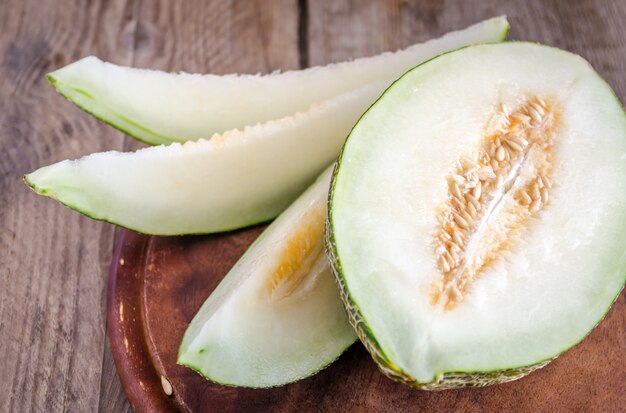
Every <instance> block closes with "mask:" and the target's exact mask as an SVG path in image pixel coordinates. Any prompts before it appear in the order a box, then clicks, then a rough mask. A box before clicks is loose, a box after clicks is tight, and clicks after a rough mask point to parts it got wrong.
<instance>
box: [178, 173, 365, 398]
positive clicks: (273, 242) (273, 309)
mask: <svg viewBox="0 0 626 413" xmlns="http://www.w3.org/2000/svg"><path fill="white" fill-rule="evenodd" d="M331 172H332V170H331V169H328V170H327V171H326V172H324V173H323V174H322V175H321V176H320V177H319V178H318V180H317V181H316V182H315V183H314V184H313V185H312V186H311V187H310V188H309V189H308V190H307V191H306V192H305V193H304V194H303V195H302V196H301V197H300V198H298V199H297V200H296V201H295V202H294V203H293V205H292V206H290V207H289V208H288V209H287V210H286V211H285V212H284V213H283V214H281V215H280V216H279V217H278V218H277V219H276V220H275V221H274V222H273V223H272V224H271V225H270V226H269V227H268V228H267V229H266V230H265V231H264V232H263V234H262V235H261V236H260V237H259V239H258V240H257V241H255V243H254V244H253V245H252V246H251V247H250V248H249V249H248V251H246V253H245V254H244V255H243V257H242V258H241V259H240V260H239V262H238V263H237V264H235V266H234V267H233V269H232V270H231V271H230V272H229V273H228V274H227V275H226V277H225V278H224V280H223V281H222V282H221V283H220V285H219V286H218V287H217V289H216V290H215V291H214V292H213V293H212V294H211V296H210V297H209V298H208V299H207V301H206V302H205V304H204V305H203V306H202V308H201V309H200V311H199V312H198V314H197V315H196V316H195V317H194V319H193V321H192V322H191V324H190V325H189V328H188V330H187V332H186V333H185V337H184V339H183V342H182V344H181V347H180V351H179V356H178V362H179V363H180V364H184V365H187V366H189V367H191V368H193V369H194V370H196V371H198V372H199V373H201V374H203V375H204V376H206V377H207V378H208V379H210V380H213V381H215V382H218V383H223V384H230V385H237V386H248V387H270V386H277V385H280V384H284V383H288V382H292V381H295V380H298V379H301V378H304V377H307V376H309V375H311V374H314V373H316V372H317V371H319V370H320V369H322V368H324V367H325V366H327V365H328V364H330V363H331V362H332V361H334V360H335V359H336V358H337V357H339V355H340V354H341V353H342V352H343V351H344V350H345V349H346V348H347V347H348V346H349V345H350V344H352V343H353V342H354V341H355V340H356V335H355V334H354V330H353V329H352V327H351V326H350V324H349V323H348V318H347V316H346V313H345V311H344V309H343V306H342V304H341V300H340V298H339V291H338V289H337V285H336V282H335V280H334V278H333V275H332V273H331V270H330V267H329V264H328V260H327V259H326V255H325V253H324V236H323V232H324V220H325V217H326V201H327V194H328V187H329V184H330V176H331Z"/></svg>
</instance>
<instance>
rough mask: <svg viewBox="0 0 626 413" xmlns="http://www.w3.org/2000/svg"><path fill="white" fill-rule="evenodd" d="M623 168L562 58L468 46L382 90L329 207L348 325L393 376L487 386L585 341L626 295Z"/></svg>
mask: <svg viewBox="0 0 626 413" xmlns="http://www.w3.org/2000/svg"><path fill="white" fill-rule="evenodd" d="M625 159H626V117H625V116H624V111H623V109H622V106H621V105H620V103H619V101H618V100H617V99H616V97H615V95H614V94H613V92H612V91H611V89H610V87H609V86H608V85H607V84H606V83H605V82H604V81H603V80H602V79H601V78H600V77H599V76H598V75H597V74H596V73H595V72H594V71H593V69H592V68H591V66H590V65H589V64H588V63H587V62H585V61H584V60H583V59H582V58H580V57H578V56H576V55H573V54H570V53H567V52H565V51H562V50H558V49H554V48H550V47H547V46H541V45H537V44H529V43H502V44H493V45H480V46H473V47H468V48H465V49H461V50H459V51H455V52H451V53H448V54H445V55H442V56H440V57H437V58H435V59H433V60H431V61H429V62H427V63H425V64H423V65H421V66H418V67H416V68H415V69H413V70H412V71H410V72H408V73H407V74H406V75H404V76H403V77H402V78H401V79H400V80H399V81H397V82H396V83H395V84H394V85H393V86H392V87H391V88H389V89H388V90H387V91H386V92H385V93H384V94H383V96H382V97H381V98H380V99H379V100H378V102H377V103H376V104H375V105H374V106H373V107H372V108H371V109H370V110H369V111H368V112H366V114H365V115H363V117H362V118H361V120H360V121H359V123H358V124H357V125H356V126H355V128H354V129H353V131H352V132H351V134H350V136H349V138H348V140H347V142H346V144H345V147H344V149H343V153H342V155H341V158H340V160H339V164H338V167H337V171H336V175H335V177H334V180H333V184H332V194H331V201H330V207H329V225H330V228H331V231H330V236H329V249H330V251H331V254H332V256H333V267H334V269H335V271H336V275H337V278H338V280H339V281H340V283H341V285H342V291H343V294H344V299H345V302H346V306H347V309H348V311H349V312H350V316H351V322H352V323H353V324H354V327H355V328H356V330H357V334H359V336H360V338H361V340H362V341H363V342H364V343H365V345H366V346H367V348H368V350H369V351H370V352H371V354H372V356H373V357H374V359H375V360H376V361H377V362H378V363H379V364H380V366H381V367H382V369H383V371H384V372H385V373H386V374H388V375H389V376H390V377H392V378H395V379H397V380H400V381H403V382H405V383H408V384H410V385H412V386H416V387H419V388H424V389H442V388H451V387H460V386H482V385H488V384H493V383H500V382H505V381H509V380H514V379H517V378H519V377H521V376H523V375H525V374H527V373H529V372H531V371H533V370H534V369H536V368H538V367H541V366H543V365H545V364H546V363H548V362H549V361H550V360H552V359H553V358H555V357H556V356H558V355H559V354H560V353H562V352H563V351H565V350H567V349H568V348H570V347H572V346H573V345H575V344H576V343H578V342H579V341H581V340H582V339H583V338H584V337H585V336H586V335H587V334H588V333H589V332H590V331H591V329H592V328H593V327H594V326H595V325H597V324H598V322H600V320H601V319H602V318H603V317H604V315H605V313H606V312H607V311H608V309H609V307H610V305H611V304H612V303H613V301H614V300H615V298H616V296H617V295H618V293H619V292H620V290H621V289H622V287H623V286H624V281H625V274H626V237H624V231H625V230H626V162H625V161H624V160H625ZM616 362H620V361H619V360H616Z"/></svg>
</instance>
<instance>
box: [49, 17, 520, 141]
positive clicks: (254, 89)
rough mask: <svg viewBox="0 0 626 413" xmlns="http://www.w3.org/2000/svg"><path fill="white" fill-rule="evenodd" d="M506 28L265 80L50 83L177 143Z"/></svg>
mask: <svg viewBox="0 0 626 413" xmlns="http://www.w3.org/2000/svg"><path fill="white" fill-rule="evenodd" d="M508 28H509V25H508V22H507V21H506V18H505V17H497V18H493V19H490V20H486V21H484V22H481V23H478V24H476V25H473V26H471V27H468V28H467V29H464V30H460V31H457V32H451V33H449V34H447V35H446V36H443V37H441V38H439V39H435V40H431V41H429V42H426V43H422V44H416V45H414V46H411V47H409V48H407V49H405V50H402V51H399V52H396V53H383V54H381V55H378V56H374V57H369V58H362V59H357V60H354V61H349V62H344V63H338V64H332V65H328V66H323V67H314V68H310V69H306V70H300V71H289V72H284V73H278V74H269V75H226V76H216V75H191V74H184V73H182V74H173V73H165V72H158V71H150V70H141V69H133V68H127V67H121V66H116V65H113V64H110V63H105V62H102V61H101V60H99V59H97V58H96V57H87V58H84V59H82V60H79V61H77V62H75V63H72V64H70V65H68V66H66V67H64V68H62V69H59V70H57V71H55V72H52V73H50V74H49V75H48V79H49V80H50V82H51V83H52V84H53V85H54V87H55V88H56V89H57V90H58V91H59V93H61V94H62V95H63V96H65V97H66V98H67V99H69V100H70V101H72V102H73V103H75V104H76V105H77V106H78V107H80V108H81V109H83V110H85V111H86V112H88V113H90V114H92V115H94V116H95V117H97V118H98V119H100V120H102V121H104V122H106V123H108V124H110V125H111V126H113V127H115V128H117V129H119V130H121V131H123V132H125V133H127V134H128V135H130V136H133V137H135V138H137V139H139V140H141V141H144V142H146V143H150V144H162V143H170V142H176V141H178V142H182V141H186V140H198V139H201V138H205V139H208V138H210V137H211V136H212V135H213V134H214V133H220V132H224V131H226V130H230V129H234V128H243V127H244V126H247V125H254V124H256V123H258V122H265V121H268V120H272V119H279V118H283V117H285V116H288V115H290V114H292V113H294V112H296V111H306V110H307V109H308V108H309V107H310V106H311V105H312V104H313V103H315V102H321V101H325V100H327V99H330V98H332V97H333V96H337V95H340V94H343V93H346V92H349V91H351V90H354V89H357V88H360V87H363V86H365V85H367V84H369V83H372V82H377V81H385V82H387V84H389V83H391V81H393V80H394V79H395V78H397V77H398V76H400V75H401V74H402V73H404V72H405V71H406V70H408V69H410V68H411V67H413V66H415V65H416V64H418V63H420V62H422V61H424V60H427V59H430V58H432V57H434V56H436V55H438V54H440V53H443V52H445V51H448V50H453V49H456V48H459V47H462V46H466V45H470V44H476V43H486V42H497V41H502V40H504V38H505V37H506V34H507V32H508ZM368 103H370V102H368V101H363V102H362V104H363V105H367V104H368Z"/></svg>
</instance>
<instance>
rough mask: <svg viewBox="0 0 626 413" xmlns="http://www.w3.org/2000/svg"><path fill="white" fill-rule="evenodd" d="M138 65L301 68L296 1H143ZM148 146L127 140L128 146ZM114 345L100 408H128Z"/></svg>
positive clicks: (206, 69)
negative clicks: (118, 372)
mask: <svg viewBox="0 0 626 413" xmlns="http://www.w3.org/2000/svg"><path fill="white" fill-rule="evenodd" d="M137 17H138V18H137V21H136V22H135V27H134V33H135V37H134V46H133V61H132V64H133V65H134V66H137V67H142V68H151V69H159V70H166V71H185V72H190V73H216V74H225V73H268V72H271V71H274V70H288V69H297V68H298V62H299V58H298V30H297V29H298V4H297V1H296V0H275V1H265V0H255V1H246V2H240V1H236V0H229V1H222V0H213V1H204V0H193V1H184V2H172V1H168V0H161V1H151V2H142V3H141V5H140V7H139V8H138V11H137ZM143 146H145V145H143V144H141V143H139V142H136V141H134V140H132V139H130V138H126V141H125V143H124V148H125V149H126V150H131V149H137V148H140V147H143ZM120 393H121V385H120V382H119V378H118V375H117V372H116V370H115V366H114V364H113V358H112V357H111V354H110V349H109V348H108V347H107V348H106V350H105V358H104V365H103V371H102V383H101V395H100V406H99V407H100V411H104V412H109V411H116V412H117V411H120V410H124V411H127V410H128V409H129V407H128V403H127V402H126V400H125V398H124V397H123V396H120Z"/></svg>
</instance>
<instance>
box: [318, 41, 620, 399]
mask: <svg viewBox="0 0 626 413" xmlns="http://www.w3.org/2000/svg"><path fill="white" fill-rule="evenodd" d="M528 43H532V42H528ZM533 44H536V45H539V46H542V47H550V46H545V45H542V44H539V43H533ZM471 47H472V46H467V47H462V48H460V49H457V50H452V51H449V52H446V53H443V54H441V55H439V56H437V57H434V58H433V59H430V60H427V61H425V62H423V63H421V64H419V65H417V66H416V67H414V68H413V69H411V70H409V71H408V72H406V73H405V74H404V75H403V76H401V77H400V78H398V79H397V80H396V81H395V82H393V83H392V84H391V85H390V86H389V88H388V89H387V90H390V89H392V88H393V87H394V85H396V84H397V83H399V82H400V81H401V80H402V79H403V78H404V77H405V76H406V75H408V74H409V73H411V72H412V71H414V70H415V69H418V68H419V67H421V66H422V65H425V64H427V63H429V62H430V61H432V60H434V59H437V58H439V57H441V56H443V55H447V54H449V53H454V52H456V51H458V50H462V49H466V48H471ZM557 50H558V49H557ZM603 82H604V84H605V85H606V87H607V88H608V89H609V90H610V91H611V93H612V96H613V97H614V99H615V100H616V101H617V103H618V105H620V106H621V107H622V108H623V106H622V104H621V102H620V101H619V98H618V97H617V96H616V95H615V93H614V92H613V90H612V89H611V87H610V85H609V84H608V83H606V82H605V81H604V80H603ZM385 93H386V92H385ZM385 93H383V94H382V95H381V96H380V97H379V98H378V99H377V100H376V101H375V102H374V103H373V104H372V106H370V108H369V109H368V111H369V110H371V109H372V108H373V107H374V106H376V104H377V103H378V102H379V101H380V100H381V99H382V98H383V97H384V95H385ZM623 109H624V108H623ZM366 114H367V111H366V112H365V113H364V114H363V115H362V116H361V118H360V119H359V122H360V121H361V119H363V117H364V116H365V115H366ZM624 115H625V116H626V109H624ZM359 122H357V124H358V123H359ZM355 126H356V125H355ZM353 130H354V128H353ZM351 134H352V132H351V133H350V134H349V135H348V138H346V143H344V146H343V148H342V151H341V153H340V155H339V158H338V160H337V163H336V164H335V169H334V170H333V175H332V178H331V184H330V192H329V200H328V211H329V214H327V216H326V230H325V243H326V255H327V256H328V259H329V261H330V264H331V269H332V272H333V274H334V275H335V278H336V280H337V284H338V285H339V290H340V295H341V300H342V302H343V304H344V307H345V309H346V312H347V313H348V320H349V322H350V324H351V325H352V327H353V328H354V330H355V332H356V334H357V336H358V337H359V340H360V341H361V342H362V343H363V345H364V346H365V348H366V349H367V351H368V352H369V354H370V356H371V357H372V359H373V360H374V361H375V362H376V364H377V365H378V368H379V369H380V370H381V372H382V373H383V374H385V375H386V376H387V377H389V378H390V379H392V380H394V381H396V382H399V383H403V384H406V385H408V386H410V387H413V388H416V389H419V390H427V391H439V390H449V389H458V388H464V387H484V386H490V385H493V384H501V383H507V382H510V381H514V380H518V379H521V378H522V377H524V376H526V375H528V374H530V373H532V372H534V371H535V370H538V369H540V368H542V367H545V366H546V365H547V364H549V363H550V362H551V361H552V360H554V359H556V358H557V357H558V356H560V355H561V354H563V353H564V352H565V351H567V350H569V349H570V348H572V347H574V346H575V345H576V344H578V343H580V342H581V341H582V340H584V339H585V338H586V337H587V335H589V334H590V333H591V331H593V328H592V329H591V330H590V331H589V332H588V333H587V334H586V335H585V336H583V337H582V338H581V339H580V340H579V341H577V342H574V343H571V344H570V345H568V346H567V347H565V348H564V349H563V350H562V351H561V352H560V353H559V354H557V355H555V356H554V357H552V358H549V359H545V360H541V361H539V362H537V363H535V364H531V365H527V366H521V367H516V368H510V369H494V370H491V371H476V372H466V371H453V372H446V373H444V374H442V375H439V376H438V377H436V378H435V380H433V381H430V382H420V381H417V380H416V379H415V378H414V377H412V376H411V375H410V374H408V373H407V372H405V371H403V370H402V369H401V368H400V367H399V366H397V365H395V364H394V363H393V362H392V361H391V360H390V358H389V357H388V356H387V355H386V354H385V352H384V351H383V349H382V348H381V346H380V344H379V343H378V341H377V340H376V337H375V335H374V332H373V331H372V329H371V328H370V326H369V325H368V322H367V320H366V319H365V318H364V317H363V314H362V311H361V310H360V308H359V306H358V304H357V303H356V302H355V301H354V300H353V299H352V296H351V294H350V289H349V288H348V285H347V283H346V280H345V277H344V275H343V270H342V266H341V259H340V256H339V252H338V251H337V246H336V243H335V242H334V239H333V224H332V219H331V213H330V211H332V209H333V193H334V190H335V185H336V182H337V179H336V178H337V175H338V173H339V170H340V169H341V166H342V163H341V161H342V158H343V154H344V150H345V148H346V146H347V142H348V140H349V139H350V135H351ZM623 284H624V285H626V273H625V274H624V282H623ZM624 285H623V286H622V288H621V289H620V290H619V291H618V292H617V294H616V295H615V297H614V298H613V300H612V301H611V302H610V303H609V304H608V306H607V308H606V312H605V313H604V315H603V316H602V317H601V318H600V319H599V320H598V322H597V323H596V324H595V326H594V328H595V327H596V326H597V325H598V324H600V323H601V322H602V320H603V319H604V317H606V314H607V313H608V311H609V310H610V309H611V307H612V305H613V303H615V301H616V300H617V298H618V297H619V294H620V293H621V291H622V290H623V289H624Z"/></svg>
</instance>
